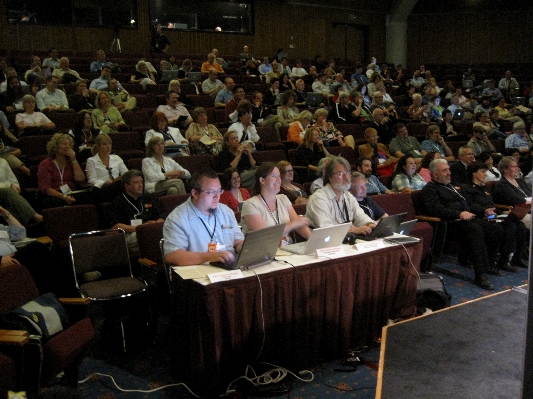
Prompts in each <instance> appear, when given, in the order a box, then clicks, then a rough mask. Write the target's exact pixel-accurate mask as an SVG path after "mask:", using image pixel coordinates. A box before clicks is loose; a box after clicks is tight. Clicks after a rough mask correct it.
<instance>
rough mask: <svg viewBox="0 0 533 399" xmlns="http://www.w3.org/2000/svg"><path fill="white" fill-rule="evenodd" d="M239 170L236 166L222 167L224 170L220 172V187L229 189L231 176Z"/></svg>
mask: <svg viewBox="0 0 533 399" xmlns="http://www.w3.org/2000/svg"><path fill="white" fill-rule="evenodd" d="M235 172H237V174H238V173H239V171H238V170H237V168H226V169H224V172H222V178H221V179H220V184H221V185H222V188H223V189H224V190H231V176H232V175H233V174H234V173H235Z"/></svg>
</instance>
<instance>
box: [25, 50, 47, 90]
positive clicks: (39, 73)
mask: <svg viewBox="0 0 533 399" xmlns="http://www.w3.org/2000/svg"><path fill="white" fill-rule="evenodd" d="M37 78H41V79H44V73H43V70H42V68H41V58H40V57H39V56H38V55H34V56H32V57H31V66H30V69H28V70H27V71H26V73H25V74H24V80H25V81H26V82H27V83H28V84H29V85H31V84H32V83H33V81H34V80H35V79H37Z"/></svg>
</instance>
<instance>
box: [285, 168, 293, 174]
mask: <svg viewBox="0 0 533 399" xmlns="http://www.w3.org/2000/svg"><path fill="white" fill-rule="evenodd" d="M284 173H294V169H285V172H284Z"/></svg>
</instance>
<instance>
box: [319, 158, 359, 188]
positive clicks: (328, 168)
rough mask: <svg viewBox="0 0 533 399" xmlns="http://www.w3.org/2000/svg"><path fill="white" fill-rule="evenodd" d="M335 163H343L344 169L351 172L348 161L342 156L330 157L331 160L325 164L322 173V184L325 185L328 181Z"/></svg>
mask: <svg viewBox="0 0 533 399" xmlns="http://www.w3.org/2000/svg"><path fill="white" fill-rule="evenodd" d="M337 165H343V166H344V167H345V168H346V170H347V171H348V173H350V172H351V170H352V169H351V167H350V163H349V162H348V161H347V160H346V159H345V158H343V157H333V158H331V162H329V163H328V164H327V166H326V169H325V175H324V185H326V184H327V183H329V179H330V178H331V176H333V174H334V173H335V172H334V171H335V167H336V166H337Z"/></svg>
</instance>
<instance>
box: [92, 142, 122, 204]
mask: <svg viewBox="0 0 533 399" xmlns="http://www.w3.org/2000/svg"><path fill="white" fill-rule="evenodd" d="M112 146H113V143H112V142H111V137H109V136H108V135H107V134H105V133H100V134H99V135H98V136H96V139H95V140H94V145H93V147H92V148H91V152H92V154H93V156H92V157H91V158H89V159H87V165H86V167H85V172H86V173H87V181H88V183H89V184H90V185H91V186H92V187H93V198H94V199H95V201H96V202H99V203H100V202H109V201H113V200H114V199H115V197H116V196H117V195H119V194H120V193H121V192H122V181H121V176H122V175H123V174H124V173H126V172H127V171H128V168H126V165H125V164H124V161H123V160H122V158H120V157H119V156H118V155H114V154H111V150H112Z"/></svg>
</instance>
